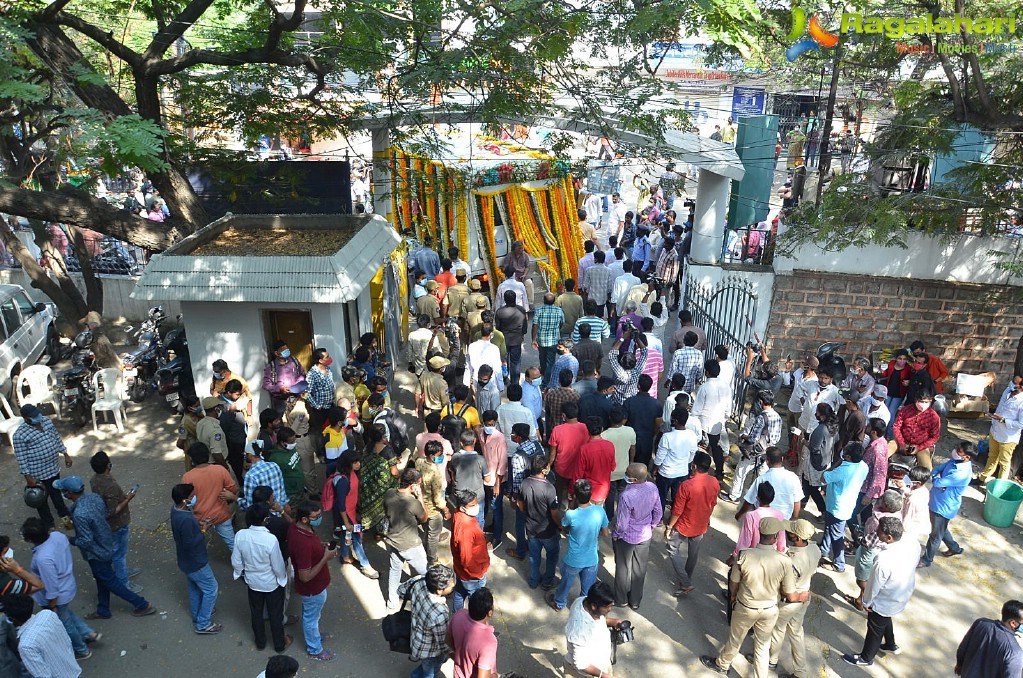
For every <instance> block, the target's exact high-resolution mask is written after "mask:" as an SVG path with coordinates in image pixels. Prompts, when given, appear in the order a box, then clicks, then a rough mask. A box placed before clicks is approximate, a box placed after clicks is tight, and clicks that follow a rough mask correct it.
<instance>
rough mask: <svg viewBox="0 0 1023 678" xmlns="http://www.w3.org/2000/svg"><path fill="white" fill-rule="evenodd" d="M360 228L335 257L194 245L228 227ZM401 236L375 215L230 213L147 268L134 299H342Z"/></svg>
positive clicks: (355, 292)
mask: <svg viewBox="0 0 1023 678" xmlns="http://www.w3.org/2000/svg"><path fill="white" fill-rule="evenodd" d="M303 226H305V227H316V228H319V229H322V228H324V227H334V226H336V227H338V228H352V229H358V230H357V232H356V233H355V234H354V235H353V236H352V237H351V239H350V240H349V241H348V242H347V243H346V244H345V245H344V247H342V248H341V249H340V250H338V251H337V252H336V253H335V254H333V255H332V256H327V257H324V256H213V255H195V254H191V252H192V250H194V249H195V248H196V247H198V246H199V245H200V244H202V243H204V242H207V241H209V240H210V239H211V238H212V237H215V236H216V235H217V234H219V233H221V232H222V231H223V230H224V229H225V228H228V227H232V228H236V229H238V228H242V229H255V230H258V229H264V230H266V231H267V237H268V238H269V237H273V236H272V233H271V232H270V230H269V229H270V227H277V228H281V227H283V228H302V227H303ZM400 242H401V237H400V236H399V235H398V234H397V233H396V232H395V231H394V229H393V228H392V227H391V226H390V224H388V223H387V221H386V220H384V219H383V218H381V217H379V216H369V217H366V216H347V215H345V216H324V215H298V216H292V215H288V216H271V215H267V216H253V215H244V216H240V215H239V216H232V215H228V216H227V217H224V218H223V219H218V220H217V221H215V222H213V223H212V224H210V225H209V226H206V227H205V228H203V229H201V230H200V231H198V232H196V233H195V234H193V235H191V236H189V237H188V238H185V239H184V240H182V241H181V242H179V243H177V244H176V245H174V246H173V247H172V248H171V249H169V250H167V251H166V252H164V253H163V254H158V255H156V256H154V257H153V259H152V260H151V261H150V262H149V264H148V265H147V266H146V269H145V271H143V273H142V276H141V277H140V278H139V281H138V283H137V284H136V286H135V291H134V292H132V295H131V296H132V298H134V299H147V300H154V301H156V300H173V301H226V302H264V303H267V302H269V303H324V304H329V303H344V302H347V301H352V300H354V299H356V298H358V296H359V294H360V293H361V292H362V290H363V289H364V288H365V287H366V286H367V285H369V282H370V280H371V279H372V278H373V276H374V275H376V272H377V271H378V270H379V269H380V267H381V266H382V265H383V263H384V258H385V257H386V256H387V255H389V254H390V253H391V252H392V251H393V250H394V248H395V247H397V246H398V244H399V243H400Z"/></svg>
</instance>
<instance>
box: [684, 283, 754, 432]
mask: <svg viewBox="0 0 1023 678" xmlns="http://www.w3.org/2000/svg"><path fill="white" fill-rule="evenodd" d="M684 299H685V303H684V306H683V307H684V308H685V309H687V310H688V311H689V312H690V313H692V314H693V323H694V324H695V325H696V326H697V327H702V328H703V329H704V331H705V332H706V333H707V351H706V353H707V355H706V357H707V358H708V359H709V358H712V357H714V347H715V346H717V345H719V344H724V345H725V346H727V347H728V357H729V358H730V359H731V360H732V362H734V363H735V376H734V377H733V381H732V393H733V394H734V395H733V398H732V419H733V420H734V421H735V422H736V423H738V422H739V421H740V419H741V417H742V407H743V403H744V402H745V400H746V386H747V384H746V380H745V379H743V378H742V375H743V372H744V371H745V369H746V349H745V347H746V342H748V341H750V340H751V339H752V338H753V316H754V314H755V313H756V301H757V295H756V292H755V291H754V288H753V285H752V284H750V282H749V281H748V280H746V279H745V278H742V277H739V276H737V275H729V276H726V277H724V278H722V279H721V280H720V281H719V282H718V283H717V284H716V285H707V284H701V283H699V282H697V281H696V279H695V278H694V277H693V276H692V275H691V274H689V275H687V280H686V285H685V294H684ZM754 359H755V358H754Z"/></svg>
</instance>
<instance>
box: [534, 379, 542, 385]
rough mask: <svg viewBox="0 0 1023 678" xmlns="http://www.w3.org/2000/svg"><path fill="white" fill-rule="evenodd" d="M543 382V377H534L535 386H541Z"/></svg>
mask: <svg viewBox="0 0 1023 678" xmlns="http://www.w3.org/2000/svg"><path fill="white" fill-rule="evenodd" d="M542 383H543V377H537V378H536V379H533V386H539V385H540V384H542Z"/></svg>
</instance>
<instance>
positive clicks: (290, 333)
mask: <svg viewBox="0 0 1023 678" xmlns="http://www.w3.org/2000/svg"><path fill="white" fill-rule="evenodd" d="M266 314H267V323H266V328H267V331H268V332H269V334H270V336H269V337H267V346H268V347H269V346H271V345H273V343H274V342H275V341H277V340H278V339H280V340H282V341H285V342H287V343H288V348H290V349H291V353H292V355H294V356H295V357H296V358H298V362H300V363H302V366H303V367H305V368H306V369H309V364H310V362H311V361H312V358H313V348H314V347H313V317H312V314H311V313H309V311H267V312H266Z"/></svg>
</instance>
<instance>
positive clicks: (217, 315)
mask: <svg viewBox="0 0 1023 678" xmlns="http://www.w3.org/2000/svg"><path fill="white" fill-rule="evenodd" d="M181 306H182V309H183V312H184V324H185V331H186V332H187V333H188V352H189V355H190V356H191V359H192V374H193V375H194V377H195V388H196V391H197V393H198V395H199V396H200V397H202V396H204V395H208V393H209V383H210V380H211V379H212V376H213V375H212V374H211V370H210V365H211V364H212V363H213V361H214V360H216V359H217V358H223V359H224V360H225V361H226V362H227V364H228V365H229V366H230V368H231V371H233V372H237V373H240V374H241V375H242V376H243V377H245V379H246V381H248V382H249V386H250V387H251V388H252V390H253V394H252V395H253V398H254V400H255V402H254V403H253V410H254V411H255V412H258V411H259V410H260V409H262V408H264V407H268V406H269V405H270V399H269V396H267V394H266V393H264V392H263V390H262V383H263V368H264V367H265V366H266V361H267V355H268V350H269V347H268V346H267V345H266V339H265V337H266V334H265V331H264V327H263V311H264V310H267V309H270V310H305V311H309V312H310V313H311V314H312V320H313V337H314V342H315V344H316V347H317V348H319V347H322V348H326V349H327V350H328V351H329V352H330V354H331V355H332V356H334V365H333V366H332V368H331V369H332V370H333V371H334V380H335V382H340V380H341V366H342V365H344V364H345V358H346V357H347V355H348V346H347V341H346V339H345V333H344V324H343V321H342V319H341V318H342V316H341V312H340V309H341V306H339V305H331V304H308V305H304V306H303V305H300V304H275V305H273V306H269V305H265V304H259V303H223V302H205V301H202V302H195V301H186V302H182V304H181Z"/></svg>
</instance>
